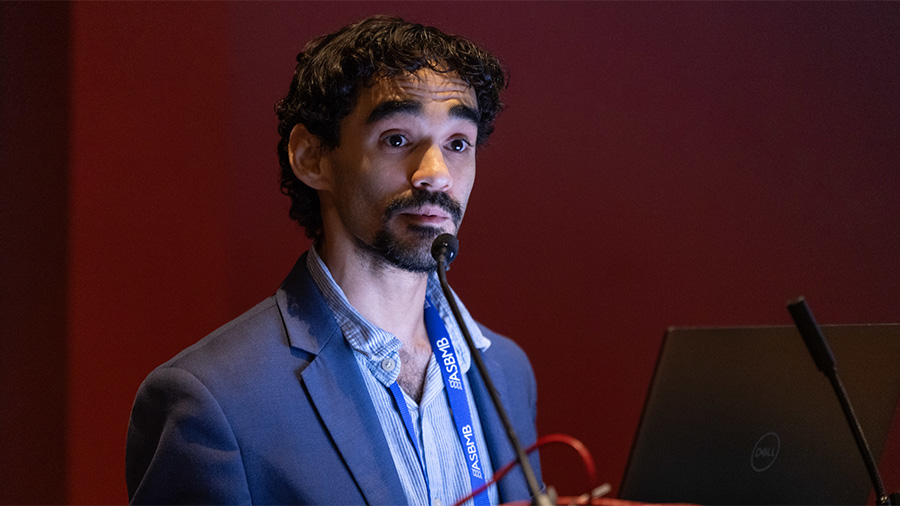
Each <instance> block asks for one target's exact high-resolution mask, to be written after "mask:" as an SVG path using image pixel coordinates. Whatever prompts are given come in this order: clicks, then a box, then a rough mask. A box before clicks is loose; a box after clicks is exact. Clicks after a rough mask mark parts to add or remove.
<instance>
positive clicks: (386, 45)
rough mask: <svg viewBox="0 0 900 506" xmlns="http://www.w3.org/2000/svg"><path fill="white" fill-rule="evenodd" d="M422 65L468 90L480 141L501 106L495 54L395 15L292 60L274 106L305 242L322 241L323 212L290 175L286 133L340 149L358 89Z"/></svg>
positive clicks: (502, 79) (284, 173)
mask: <svg viewBox="0 0 900 506" xmlns="http://www.w3.org/2000/svg"><path fill="white" fill-rule="evenodd" d="M423 68H424V69H430V70H433V71H435V72H442V73H443V72H454V73H456V74H457V75H458V76H459V77H460V78H461V79H463V80H464V81H465V82H466V83H467V84H468V85H469V86H471V87H472V89H473V90H474V91H475V96H476V98H477V100H478V114H479V118H478V137H477V139H476V145H481V144H483V143H484V142H485V141H486V140H487V138H488V136H490V134H491V132H492V131H493V124H494V119H495V118H496V116H497V114H498V113H499V112H500V110H501V109H502V108H503V104H502V103H501V102H500V90H502V89H503V88H504V87H505V86H506V82H507V76H506V71H505V70H504V68H503V66H502V65H501V63H500V61H499V60H498V59H497V58H496V57H494V56H493V55H491V54H490V53H488V52H487V51H485V50H484V49H481V48H480V47H478V46H476V45H475V44H474V43H472V42H470V41H468V40H466V39H464V38H462V37H459V36H456V35H447V34H445V33H444V32H442V31H440V30H438V29H437V28H434V27H431V26H423V25H420V24H414V23H408V22H406V21H404V20H402V19H400V18H396V17H388V16H374V17H371V18H368V19H364V20H362V21H360V22H358V23H354V24H352V25H349V26H346V27H344V28H341V29H340V30H338V31H337V32H334V33H331V34H328V35H323V36H321V37H318V38H316V39H314V40H312V41H311V42H310V43H309V44H307V45H306V48H304V50H303V51H302V52H301V53H300V54H298V55H297V67H296V69H295V71H294V77H293V79H291V87H290V89H289V90H288V94H287V95H286V96H285V97H284V98H283V99H281V100H279V101H278V102H277V103H276V104H275V113H276V115H277V116H278V133H279V135H281V140H280V141H279V142H278V161H279V163H280V165H281V192H282V193H284V194H285V195H288V196H289V197H290V198H291V210H290V216H291V219H294V220H296V221H297V222H298V223H299V224H300V225H301V226H302V227H304V228H305V229H306V235H307V236H308V237H310V238H312V239H317V238H320V237H321V236H322V233H323V229H322V214H321V210H320V208H319V196H318V194H317V193H316V190H314V189H312V188H310V187H309V186H307V185H305V184H304V183H303V182H302V181H300V180H299V179H297V177H296V176H295V175H294V172H293V171H292V170H291V164H290V159H289V158H290V154H289V152H288V143H289V142H290V136H291V130H293V128H294V126H296V125H297V124H298V123H300V124H303V126H305V127H306V129H307V130H308V131H309V132H310V133H311V134H313V135H316V136H317V137H319V139H320V140H321V141H322V145H323V146H324V148H325V149H334V148H336V147H338V145H339V144H340V136H339V133H340V122H341V120H342V119H344V117H346V116H347V115H348V114H350V112H351V111H352V110H353V107H354V106H355V102H356V97H357V92H358V91H359V87H360V86H361V85H362V86H372V85H374V84H375V81H376V80H377V79H381V78H392V77H395V76H400V75H409V74H413V73H415V72H417V71H419V70H420V69H423Z"/></svg>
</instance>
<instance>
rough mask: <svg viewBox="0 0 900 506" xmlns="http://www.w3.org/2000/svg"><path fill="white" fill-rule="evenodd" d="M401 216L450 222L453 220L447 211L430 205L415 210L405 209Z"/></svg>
mask: <svg viewBox="0 0 900 506" xmlns="http://www.w3.org/2000/svg"><path fill="white" fill-rule="evenodd" d="M400 214H404V215H408V216H412V217H420V218H428V219H442V220H449V219H451V216H450V213H448V212H447V211H445V210H444V209H442V208H441V207H439V206H434V205H429V206H421V207H418V208H414V209H404V210H403V211H401V212H400Z"/></svg>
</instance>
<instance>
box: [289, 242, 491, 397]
mask: <svg viewBox="0 0 900 506" xmlns="http://www.w3.org/2000/svg"><path fill="white" fill-rule="evenodd" d="M306 267H307V269H309V273H310V275H311V276H312V278H313V281H315V283H316V285H317V286H318V287H319V291H321V292H322V295H323V296H324V297H325V302H326V303H327V304H328V307H329V308H330V309H331V312H332V313H334V317H335V320H336V321H337V323H338V325H339V326H340V327H341V331H343V333H344V337H345V338H346V339H347V343H348V344H350V347H351V348H353V349H354V350H355V351H356V352H357V353H359V354H361V355H362V356H363V357H364V358H365V360H366V362H367V365H368V366H369V369H370V370H372V372H373V374H375V376H376V378H378V379H379V381H381V382H382V383H385V384H386V385H390V384H391V383H393V382H394V381H396V379H397V376H398V375H399V374H400V368H399V367H397V368H393V370H392V371H390V372H388V371H385V370H384V368H383V367H381V364H382V363H383V362H384V360H385V359H391V360H394V361H396V363H400V357H399V353H398V352H399V350H400V348H401V347H402V346H403V343H402V342H400V339H398V338H397V337H396V336H395V335H393V334H391V333H390V332H387V331H385V330H383V329H381V328H380V327H378V326H376V325H374V324H372V323H371V322H369V321H368V320H367V319H366V318H365V317H364V316H363V315H361V314H360V313H359V312H358V311H357V310H356V309H355V308H354V307H353V306H352V305H350V301H348V300H347V296H346V295H345V294H344V291H343V290H341V287H340V286H338V284H337V282H335V280H334V278H333V277H332V275H331V271H329V270H328V266H326V265H325V262H323V261H322V258H321V257H320V256H319V253H318V251H317V250H316V247H315V245H313V246H311V247H310V249H309V254H308V255H307V257H306ZM426 293H427V295H428V297H429V298H430V299H431V301H432V303H433V304H434V306H435V307H436V308H437V310H438V313H439V314H440V315H441V319H442V320H443V321H444V325H445V326H446V327H447V332H448V333H449V334H450V340H451V342H452V343H453V348H454V349H455V350H456V354H457V358H458V359H459V365H460V370H461V371H462V372H463V373H466V372H468V370H469V366H470V364H471V356H470V354H469V348H468V346H467V345H466V341H465V338H464V337H463V335H462V331H461V330H460V329H459V327H458V326H457V325H456V320H455V319H454V318H453V313H452V310H451V309H450V303H449V302H447V299H446V298H445V297H444V292H443V291H442V290H441V286H440V282H439V281H438V277H437V273H431V275H429V277H428V286H427V288H426ZM453 296H454V298H455V299H456V304H457V306H458V307H459V312H460V314H461V315H462V318H463V321H464V322H465V323H466V326H467V327H468V328H469V333H470V334H471V335H472V341H473V342H474V343H475V347H476V348H478V349H479V350H481V351H484V350H486V349H487V348H488V347H489V346H490V345H491V342H490V340H489V339H488V338H487V337H485V336H484V334H482V332H481V329H480V328H479V327H478V325H477V324H476V323H475V320H473V319H472V316H471V315H470V314H469V312H468V310H466V308H465V306H463V304H462V302H461V301H460V300H459V297H458V296H457V295H456V293H455V292H454V293H453ZM422 310H423V311H424V305H423V308H422ZM401 366H402V364H401Z"/></svg>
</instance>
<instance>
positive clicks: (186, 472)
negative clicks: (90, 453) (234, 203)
mask: <svg viewBox="0 0 900 506" xmlns="http://www.w3.org/2000/svg"><path fill="white" fill-rule="evenodd" d="M297 60H298V64H297V68H296V72H295V74H294V78H293V80H292V83H291V87H290V91H289V92H288V95H287V96H286V97H285V98H284V99H283V100H281V101H280V102H279V104H278V106H277V112H278V117H279V121H280V123H279V132H280V134H281V136H282V139H281V142H280V143H279V156H280V163H281V166H282V190H283V192H284V193H286V194H287V195H289V196H290V197H291V199H292V206H291V216H292V217H293V218H294V219H296V220H297V221H298V222H299V223H300V224H301V225H303V226H304V227H305V228H306V232H307V234H308V235H309V236H310V237H312V238H314V239H315V241H314V245H313V247H312V248H311V249H310V251H309V252H308V253H307V254H304V255H303V256H302V257H301V258H300V260H299V261H298V262H297V264H296V265H295V266H294V269H293V270H292V272H291V273H290V275H289V276H288V277H287V279H286V280H285V281H284V283H283V284H282V286H281V287H280V288H279V290H278V291H277V292H276V294H275V295H274V296H272V297H270V298H269V299H267V300H265V301H263V302H262V303H261V304H259V305H257V306H256V307H255V308H253V309H251V310H250V311H249V312H247V313H245V314H244V315H242V316H241V317H239V318H238V319H236V320H235V321H233V322H231V323H229V324H228V325H226V326H225V327H222V328H221V329H219V330H217V331H216V332H214V333H213V334H211V335H209V336H207V337H206V338H204V339H203V340H201V341H200V342H198V343H196V344H195V345H193V346H191V347H190V348H188V349H186V350H185V351H183V352H181V353H180V354H179V355H177V356H176V357H175V358H173V359H172V360H170V361H169V362H167V363H166V364H164V365H162V366H161V367H160V368H158V369H156V370H155V371H154V372H153V373H151V374H150V376H148V378H147V379H146V380H145V382H144V384H143V385H142V386H141V389H140V390H139V392H138V394H137V399H136V400H135V405H134V409H133V411H132V416H131V421H130V425H129V430H128V446H127V451H126V460H127V466H126V467H127V482H128V491H129V497H130V499H131V501H132V502H133V503H155V504H162V503H195V504H200V503H260V504H364V503H367V504H416V505H418V504H443V505H448V504H453V503H455V502H456V500H457V499H459V498H461V497H464V496H465V495H467V494H469V493H470V492H472V491H473V489H476V488H477V487H478V486H479V485H481V484H483V483H485V482H487V481H489V479H490V476H491V474H492V471H493V470H494V469H497V468H498V467H499V466H501V465H503V464H505V463H507V462H509V461H511V460H512V459H514V457H515V455H514V452H513V450H512V448H511V446H510V445H509V443H508V442H507V439H506V435H505V433H504V431H503V428H502V425H501V423H500V421H499V419H498V417H497V414H496V411H495V410H494V408H493V406H492V405H491V403H490V398H489V397H488V394H487V392H486V390H485V387H484V383H483V380H482V378H481V377H480V376H479V375H478V373H477V371H476V369H475V367H470V363H471V357H470V355H469V352H468V350H467V348H466V345H465V343H464V341H463V338H462V336H461V333H460V330H459V328H458V327H457V325H456V322H455V321H454V320H453V318H452V315H451V312H450V310H449V306H448V303H447V301H446V299H445V298H444V296H443V294H442V292H441V290H440V287H439V285H438V284H437V279H436V275H435V267H436V266H435V262H434V260H433V259H432V258H431V256H430V247H431V243H432V241H433V240H434V238H435V237H437V236H438V235H439V234H441V233H445V232H449V233H453V234H455V233H456V232H457V230H458V228H459V224H460V221H461V220H462V217H463V214H464V213H465V208H466V203H467V201H468V198H469V193H470V192H471V190H472V185H473V182H474V178H475V150H476V146H478V145H479V144H481V143H483V142H484V141H485V140H486V139H487V137H488V135H489V134H490V132H491V129H492V125H493V121H494V118H495V116H496V114H497V113H498V112H499V111H500V102H499V90H500V89H501V88H502V87H503V86H504V83H505V76H504V73H503V71H502V69H501V67H500V65H499V62H498V61H497V60H496V59H495V58H494V57H493V56H491V55H490V54H488V53H486V52H485V51H483V50H482V49H480V48H478V47H477V46H475V45H473V44H472V43H470V42H468V41H466V40H464V39H461V38H458V37H454V36H448V35H446V34H444V33H442V32H440V31H438V30H437V29H435V28H430V27H422V26H421V25H413V24H409V23H406V22H404V21H402V20H399V19H393V18H386V17H374V18H370V19H367V20H364V21H362V22H359V23H356V24H354V25H350V26H348V27H345V28H343V29H341V30H339V31H338V32H336V33H334V34H330V35H326V36H323V37H320V38H318V39H316V40H314V41H312V42H311V43H310V44H309V45H307V47H306V48H305V50H304V51H303V52H302V53H301V54H300V55H299V56H298V58H297ZM463 313H464V316H465V318H466V319H467V320H469V323H468V326H469V328H470V330H471V331H472V333H473V338H474V342H475V343H476V346H477V347H478V348H479V349H480V350H481V352H482V357H483V359H484V361H485V363H486V364H487V366H488V368H489V370H490V373H491V375H492V377H493V379H494V381H495V383H496V384H497V388H498V390H499V392H500V396H501V398H502V399H503V402H504V405H505V407H506V409H507V411H508V412H509V414H510V418H511V419H512V420H513V424H514V425H515V428H516V429H517V431H518V434H519V436H520V438H521V439H522V440H523V443H524V444H529V443H532V442H533V441H534V440H535V426H534V419H535V395H536V394H535V382H534V376H533V373H532V371H531V367H530V364H529V363H528V360H527V358H526V357H525V355H524V353H523V352H522V351H521V349H519V348H518V347H517V346H516V345H515V344H513V343H512V342H511V341H509V340H508V339H506V338H504V337H501V336H499V335H497V334H494V333H492V332H490V331H488V330H487V329H485V328H483V327H479V326H478V325H477V324H476V323H475V322H474V321H472V320H471V317H470V316H469V315H468V313H466V312H465V310H464V308H463ZM438 351H439V352H440V356H441V361H440V364H441V365H439V363H438V361H437V360H436V359H435V352H438ZM448 357H449V358H448ZM444 365H446V366H447V367H441V366H444ZM460 372H461V373H462V374H460ZM532 460H533V462H532V465H533V466H534V467H535V469H538V472H539V468H538V462H537V459H536V457H535V458H533V459H532ZM528 495H529V494H528V489H527V486H526V484H525V480H524V478H523V476H522V474H521V473H520V472H518V471H514V472H513V473H510V475H508V476H507V477H506V478H504V479H503V480H501V481H500V482H499V484H498V485H496V486H491V487H489V489H488V491H487V492H484V493H482V494H480V495H479V496H477V497H476V499H475V504H498V503H499V502H506V501H511V500H518V499H526V498H528ZM470 504H471V503H470Z"/></svg>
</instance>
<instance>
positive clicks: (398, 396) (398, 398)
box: [391, 381, 431, 501]
mask: <svg viewBox="0 0 900 506" xmlns="http://www.w3.org/2000/svg"><path fill="white" fill-rule="evenodd" d="M391 394H392V395H393V396H394V402H395V403H396V404H397V409H398V410H400V418H403V425H405V426H406V435H407V436H409V440H410V441H412V444H413V448H415V449H416V457H417V458H418V459H419V467H421V468H422V477H424V478H425V493H426V494H427V495H428V500H429V501H431V485H430V484H429V483H428V471H427V470H426V469H425V460H424V459H425V455H424V454H423V453H422V451H421V450H420V449H419V438H418V437H416V429H415V426H414V425H413V421H412V415H410V414H409V406H407V405H406V399H405V398H404V397H403V391H402V390H400V385H398V384H397V382H396V381H395V382H393V383H391Z"/></svg>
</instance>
